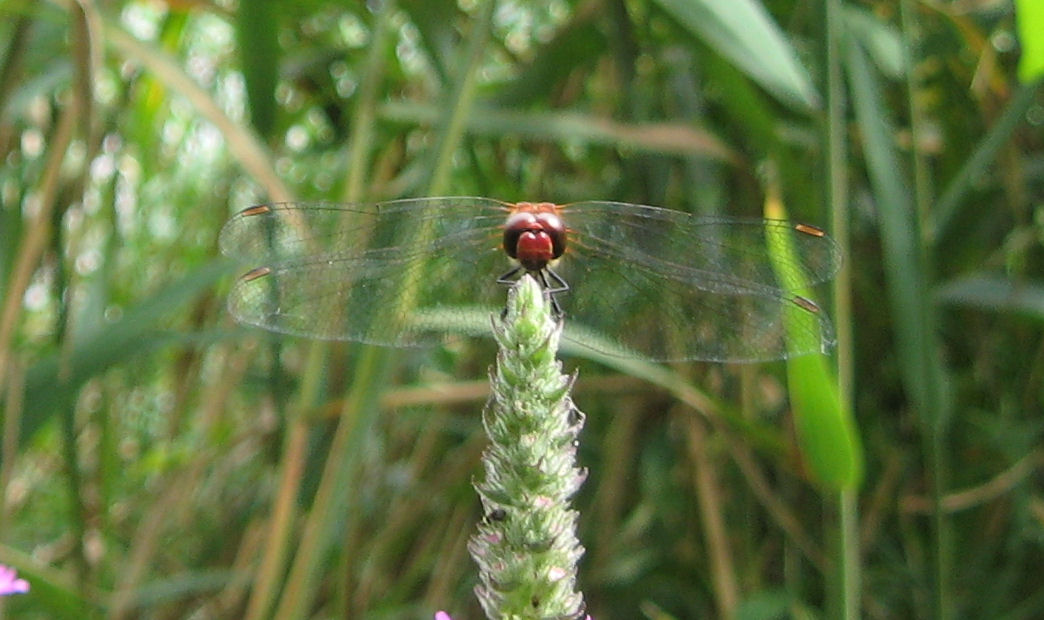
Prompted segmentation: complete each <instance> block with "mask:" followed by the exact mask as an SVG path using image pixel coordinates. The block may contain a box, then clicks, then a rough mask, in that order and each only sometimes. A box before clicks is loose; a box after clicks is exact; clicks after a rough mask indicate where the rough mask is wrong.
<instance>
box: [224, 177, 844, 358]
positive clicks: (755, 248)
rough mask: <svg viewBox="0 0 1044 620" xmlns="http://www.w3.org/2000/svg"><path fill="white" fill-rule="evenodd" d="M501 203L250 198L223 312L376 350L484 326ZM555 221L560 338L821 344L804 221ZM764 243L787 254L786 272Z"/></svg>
mask: <svg viewBox="0 0 1044 620" xmlns="http://www.w3.org/2000/svg"><path fill="white" fill-rule="evenodd" d="M511 209H512V206H511V205H508V204H505V203H501V202H499V201H495V200H490V199H485V198H422V199H415V200H400V201H393V202H387V203H380V204H373V205H335V204H321V203H310V204H306V203H284V204H273V205H262V206H258V207H251V208H249V209H246V210H244V211H242V212H241V213H240V214H238V215H236V216H234V217H233V218H232V219H231V220H230V221H229V222H228V224H226V226H225V228H224V229H223V230H222V233H221V248H222V251H223V252H224V253H225V254H227V255H229V256H233V257H237V258H240V259H242V260H245V261H248V262H250V263H251V265H252V266H254V269H252V270H251V271H250V272H248V273H247V274H246V275H245V276H243V277H242V278H241V279H240V280H239V281H238V282H237V283H236V284H235V286H234V287H233V290H232V292H231V294H230V297H229V308H230V310H231V312H232V314H233V315H234V316H235V317H236V318H237V319H238V320H240V321H242V322H245V323H249V324H252V325H257V326H260V327H264V328H266V329H270V330H273V331H277V332H282V333H288V334H295V335H300V336H307V337H315V338H325V339H345V340H357V341H361V342H367V343H372V344H383V345H395V346H410V345H418V344H424V343H425V342H428V341H430V340H433V339H434V338H436V337H441V332H442V331H443V330H445V329H446V328H447V326H452V329H454V330H457V331H461V330H463V331H474V332H479V333H489V328H488V323H486V321H487V320H488V317H489V316H490V314H492V313H496V312H499V310H500V309H501V308H503V304H504V300H505V298H506V295H505V291H504V287H503V285H501V284H498V283H497V277H498V276H499V275H501V274H503V273H504V272H506V271H507V270H509V269H510V268H511V267H512V264H511V261H510V260H509V259H508V258H507V257H506V255H505V254H504V252H503V250H502V249H501V247H500V244H501V235H502V226H503V223H504V221H505V219H506V217H507V215H508V214H509V213H510V212H511ZM562 215H563V219H564V221H565V222H566V225H567V226H568V228H569V237H568V248H567V250H566V253H565V255H564V256H563V257H562V259H561V261H559V263H558V264H556V265H555V266H554V268H555V269H556V271H557V272H558V273H559V274H560V275H561V276H562V277H563V278H564V279H565V280H566V281H567V282H568V283H569V286H570V290H569V291H566V292H564V293H561V294H560V295H559V296H558V301H559V304H560V305H561V307H562V308H563V310H564V312H565V314H566V318H567V321H566V323H567V327H566V337H567V338H572V339H574V340H576V341H577V342H580V343H582V344H585V345H587V346H590V347H592V348H595V349H597V350H601V351H603V352H605V353H610V354H618V355H635V356H640V357H646V358H649V359H655V360H685V359H700V360H713V361H751V360H769V359H779V358H783V357H788V356H790V355H796V354H801V353H808V352H813V351H822V350H825V349H826V348H827V347H828V346H830V344H832V342H833V334H832V331H831V329H830V324H829V321H828V320H827V318H826V317H825V315H824V314H823V313H822V312H819V311H818V308H817V307H816V306H815V304H813V303H812V302H810V301H808V300H806V299H804V297H801V292H800V291H801V289H802V287H804V286H805V285H809V284H814V283H817V282H822V281H824V280H827V279H829V278H830V277H832V276H833V274H834V273H835V272H836V271H837V268H838V265H839V263H840V256H839V251H838V248H837V246H836V244H834V242H833V241H831V240H830V239H829V238H827V237H826V236H825V235H823V234H822V233H821V232H820V231H818V230H817V229H815V228H811V227H802V226H797V225H793V224H791V223H789V222H782V221H765V220H737V219H729V218H716V219H709V218H700V217H694V216H690V215H688V214H685V213H681V212H678V211H671V210H667V209H658V208H655V207H645V206H639V205H632V204H623V203H611V202H587V203H577V204H574V205H568V206H565V207H562ZM772 240H782V241H785V242H786V243H788V244H790V246H791V247H792V248H793V249H794V252H793V253H791V256H793V257H796V258H791V259H784V264H783V268H782V269H780V266H779V265H778V264H777V265H774V264H773V262H772V260H771V257H770V254H769V250H768V247H769V244H768V242H769V241H772ZM779 274H784V275H783V276H781V275H779ZM469 326H470V327H469ZM788 326H789V327H788ZM795 326H796V327H795ZM585 330H592V331H593V332H594V333H596V334H598V336H599V337H598V338H591V337H587V336H585V335H584V334H585V333H590V332H585Z"/></svg>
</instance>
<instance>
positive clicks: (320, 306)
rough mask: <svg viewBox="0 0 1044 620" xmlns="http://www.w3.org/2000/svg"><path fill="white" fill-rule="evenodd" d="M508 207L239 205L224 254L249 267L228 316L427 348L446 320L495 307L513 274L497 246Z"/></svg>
mask: <svg viewBox="0 0 1044 620" xmlns="http://www.w3.org/2000/svg"><path fill="white" fill-rule="evenodd" d="M508 211H509V207H508V205H505V204H503V203H500V202H497V201H495V200H489V199H483V198H424V199H416V200H399V201H392V202H386V203H379V204H371V205H336V204H325V203H280V204H270V205H260V206H257V207H251V208H249V209H245V210H244V211H242V212H240V213H239V214H237V215H235V216H234V217H233V218H232V219H231V220H229V222H228V223H227V224H226V225H225V227H224V228H223V229H222V231H221V238H220V243H221V250H222V252H223V253H224V254H226V255H228V256H231V257H234V258H237V259H240V260H243V261H246V262H249V263H252V264H254V265H255V268H254V269H252V270H251V271H249V272H248V273H247V274H246V275H244V276H243V277H241V278H240V279H239V280H238V281H237V282H236V283H235V285H234V286H233V288H232V291H231V293H230V295H229V309H230V311H231V312H232V314H233V315H234V316H235V317H236V319H238V320H239V321H241V322H244V323H248V324H251V325H257V326H259V327H263V328H265V329H269V330H272V331H276V332H281V333H286V334H294V335H298V336H305V337H313V338H322V339H331V340H356V341H360V342H366V343H371V344H382V345H392V346H413V345H421V344H424V343H426V342H428V341H430V340H433V339H434V338H435V337H437V336H439V335H441V334H440V332H441V331H442V330H443V329H444V325H445V324H447V323H453V324H456V325H460V324H461V323H471V322H474V321H475V320H476V317H478V316H482V317H483V319H482V320H483V321H488V317H489V316H490V314H491V313H493V312H497V311H499V308H501V307H503V303H504V299H505V295H506V293H505V289H504V286H503V285H500V284H497V282H496V279H497V276H498V275H500V274H502V273H504V272H505V271H506V270H508V269H509V268H510V262H509V260H508V258H507V257H506V255H505V254H504V252H503V250H502V249H501V248H500V242H501V237H500V235H501V226H502V224H503V222H504V219H505V217H506V216H507V213H508ZM476 308H477V309H479V310H486V312H476ZM486 331H488V323H486Z"/></svg>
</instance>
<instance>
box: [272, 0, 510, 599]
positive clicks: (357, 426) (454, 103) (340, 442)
mask: <svg viewBox="0 0 1044 620" xmlns="http://www.w3.org/2000/svg"><path fill="white" fill-rule="evenodd" d="M495 5H496V3H495V2H489V3H487V5H486V6H485V7H484V8H483V10H482V11H481V12H480V14H479V16H478V17H477V18H476V19H475V21H474V23H473V26H472V31H471V33H470V41H469V44H468V49H467V53H466V55H465V58H466V62H465V64H464V65H463V66H462V67H461V74H460V76H459V78H458V81H457V83H456V84H455V87H454V90H453V92H452V95H451V98H450V100H449V102H448V104H447V105H448V107H447V116H448V118H447V120H446V122H445V123H444V124H443V125H441V127H440V129H441V131H440V135H439V136H438V138H437V144H438V147H437V148H436V149H435V151H434V152H435V153H436V156H435V158H434V160H433V162H432V173H431V182H430V184H429V187H428V190H429V193H430V194H431V195H436V194H440V193H444V192H445V190H446V188H447V186H448V183H449V174H450V172H451V170H452V163H453V162H452V160H453V153H454V152H455V150H456V148H457V146H458V145H459V144H460V141H461V139H462V137H463V134H464V131H463V130H464V118H465V117H466V116H467V115H468V113H469V111H470V104H471V102H472V101H473V99H474V89H475V85H476V82H475V74H476V72H477V68H478V64H479V61H480V59H481V58H482V52H483V51H484V49H485V46H486V42H487V40H488V36H489V29H490V25H491V24H490V22H491V19H492V15H493V10H494V8H495ZM409 297H410V292H409V291H404V298H409ZM407 301H408V299H407V300H406V301H404V303H407ZM389 358H390V354H389V352H388V351H387V350H385V349H379V348H377V347H365V348H364V349H363V352H362V355H361V357H360V359H359V362H358V365H357V367H356V373H355V377H354V382H353V385H352V391H351V395H350V396H349V398H348V399H347V400H346V401H345V407H344V410H343V411H342V414H341V419H340V420H339V422H338V425H337V430H336V431H335V434H334V438H333V442H332V443H331V445H330V452H329V454H328V456H327V460H326V465H325V467H324V469H323V474H322V478H321V480H320V482H319V489H318V491H317V492H316V496H315V500H314V502H313V504H312V510H311V513H310V514H309V517H308V521H307V523H306V524H305V529H304V534H303V536H302V539H301V543H300V545H299V549H298V552H297V557H296V558H295V559H294V563H293V566H292V568H291V570H290V575H289V576H288V578H287V585H286V589H285V590H284V593H283V597H282V599H281V600H280V602H279V606H278V608H277V610H276V617H278V618H281V619H282V618H287V619H295V618H304V617H306V615H307V614H308V610H309V609H310V607H311V605H312V601H313V600H314V598H315V594H316V591H317V589H318V585H319V581H318V579H317V576H318V575H319V571H320V569H321V568H322V566H324V565H325V563H326V551H327V550H328V549H329V546H330V544H331V543H332V541H333V539H334V537H335V535H336V533H337V532H336V531H335V530H334V526H335V525H336V524H337V523H338V519H339V518H341V515H343V514H344V513H345V512H346V511H347V509H348V507H349V505H350V501H351V496H352V490H353V485H352V478H353V473H354V472H355V470H356V468H357V465H358V462H359V459H358V458H357V457H356V456H353V455H359V454H362V452H363V451H362V449H361V448H362V446H361V442H362V441H363V439H364V438H365V436H366V434H367V433H366V429H368V428H370V427H371V426H372V424H373V421H374V418H375V416H376V413H377V411H378V398H379V392H380V386H381V385H382V383H383V376H384V374H385V371H386V369H387V367H388V365H389Z"/></svg>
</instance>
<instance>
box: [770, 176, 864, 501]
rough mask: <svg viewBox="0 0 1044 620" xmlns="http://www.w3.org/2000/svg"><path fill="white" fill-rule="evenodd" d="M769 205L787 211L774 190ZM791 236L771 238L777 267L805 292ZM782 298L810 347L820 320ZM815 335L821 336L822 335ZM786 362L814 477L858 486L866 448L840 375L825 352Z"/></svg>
mask: <svg viewBox="0 0 1044 620" xmlns="http://www.w3.org/2000/svg"><path fill="white" fill-rule="evenodd" d="M766 211H767V215H769V216H770V217H783V216H785V215H786V214H785V212H784V211H783V205H782V203H781V202H780V201H779V200H778V199H772V198H771V196H770V199H769V200H768V202H767V205H766ZM789 241H790V238H789V237H784V236H782V235H770V236H769V237H768V238H767V242H768V247H769V252H770V254H771V257H772V260H773V267H774V268H775V269H776V270H777V272H778V273H779V281H780V282H791V283H794V289H793V290H790V291H788V293H792V294H795V295H802V296H805V295H807V291H806V290H805V289H806V288H807V284H806V283H805V281H804V278H803V275H802V273H801V271H800V269H797V268H795V267H794V266H795V265H799V264H800V258H799V257H798V256H796V250H795V248H794V247H793V246H792V244H791V243H789ZM783 303H784V304H785V306H784V308H783V317H784V324H785V326H786V330H787V337H788V338H789V339H790V341H791V342H792V343H793V344H794V345H795V346H797V347H798V348H800V349H802V350H808V348H809V347H808V346H807V343H802V342H800V341H797V339H799V338H809V337H810V334H816V333H817V332H818V324H819V322H818V321H817V320H816V319H815V317H814V316H812V315H811V314H810V313H809V312H807V311H806V310H804V309H803V308H801V307H799V306H798V305H795V304H793V303H791V302H790V301H785V302H783ZM816 339H817V342H818V341H819V338H818V336H816ZM786 363H787V384H788V387H789V392H790V404H791V410H792V412H793V414H794V425H795V427H796V429H797V437H798V443H799V445H800V446H801V453H802V454H803V455H804V456H805V459H806V460H807V462H808V466H809V469H810V470H811V472H812V475H813V478H814V479H815V480H816V481H818V482H819V483H821V484H822V485H824V486H825V487H826V488H829V489H833V490H839V491H840V490H844V489H853V488H856V487H858V486H859V484H860V482H861V481H862V478H863V448H862V444H861V442H860V441H859V435H858V433H856V424H855V420H854V419H853V417H852V412H851V410H850V409H849V408H848V406H847V404H846V403H845V402H844V401H842V399H841V392H840V388H839V387H838V384H837V376H836V375H835V373H834V372H833V371H832V370H831V369H830V368H829V367H828V366H827V358H826V356H824V355H799V356H795V357H790V358H788V359H787V362H786Z"/></svg>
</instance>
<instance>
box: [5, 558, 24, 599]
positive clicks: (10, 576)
mask: <svg viewBox="0 0 1044 620" xmlns="http://www.w3.org/2000/svg"><path fill="white" fill-rule="evenodd" d="M28 591H29V582H28V581H26V580H25V579H19V578H18V574H17V573H16V572H15V569H13V568H11V567H10V566H4V565H3V564H0V596H7V595H8V594H24V593H26V592H28Z"/></svg>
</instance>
